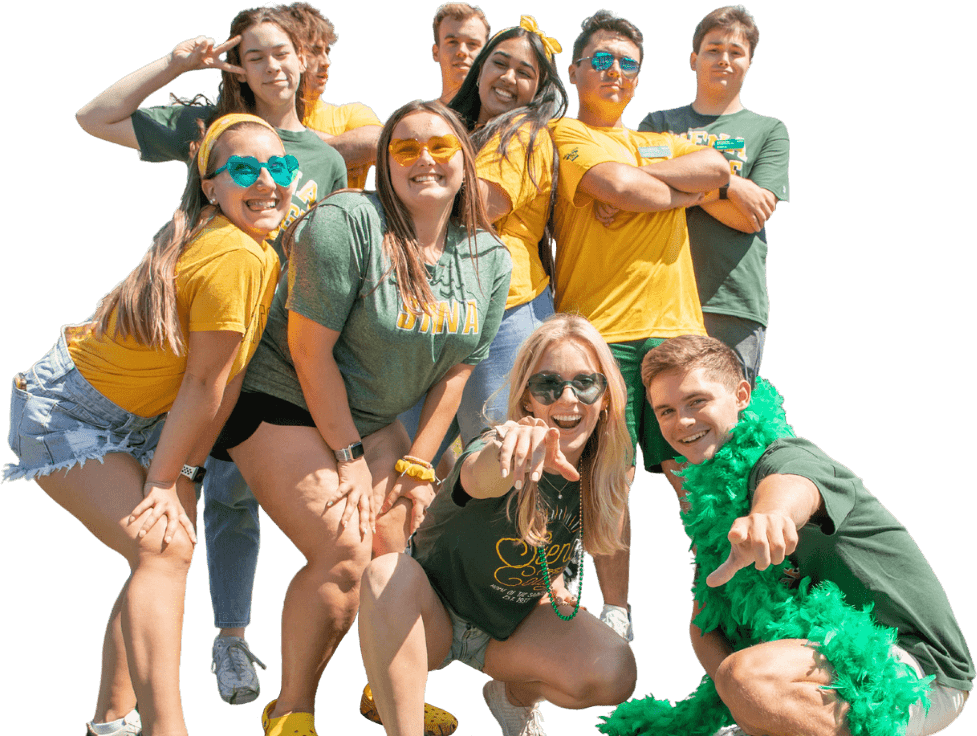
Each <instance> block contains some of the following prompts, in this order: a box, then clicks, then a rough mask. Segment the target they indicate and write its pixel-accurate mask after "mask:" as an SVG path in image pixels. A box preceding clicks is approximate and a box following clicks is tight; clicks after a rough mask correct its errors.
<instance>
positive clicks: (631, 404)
mask: <svg viewBox="0 0 977 736" xmlns="http://www.w3.org/2000/svg"><path fill="white" fill-rule="evenodd" d="M663 342H665V338H661V337H649V338H646V339H644V340H632V341H631V342H614V343H611V344H610V348H611V353H612V354H613V355H614V358H615V359H616V360H617V367H618V368H620V369H621V375H623V376H624V385H625V386H627V387H628V405H627V407H626V408H625V411H624V418H625V420H626V421H627V423H628V432H629V433H630V434H631V444H632V446H634V447H637V446H638V445H639V444H640V445H641V456H642V457H643V458H644V465H645V470H647V471H649V472H659V473H660V472H661V467H660V466H661V462H662V460H671V459H672V458H676V457H678V456H679V453H677V452H675V450H673V449H672V447H671V445H669V444H668V443H667V442H666V441H665V438H664V437H662V432H661V429H659V428H658V419H656V418H655V413H654V412H653V411H652V410H651V405H650V404H649V403H648V396H647V394H646V392H645V387H644V384H642V383H641V361H642V360H643V359H644V357H645V355H646V354H647V353H648V351H649V350H651V349H652V348H655V347H658V346H659V345H661V344H662V343H663Z"/></svg>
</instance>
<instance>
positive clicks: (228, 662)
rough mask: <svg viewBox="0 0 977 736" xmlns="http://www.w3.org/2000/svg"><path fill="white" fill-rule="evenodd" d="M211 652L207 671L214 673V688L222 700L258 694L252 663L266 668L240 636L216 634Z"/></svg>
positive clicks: (233, 702)
mask: <svg viewBox="0 0 977 736" xmlns="http://www.w3.org/2000/svg"><path fill="white" fill-rule="evenodd" d="M213 656H214V662H213V664H212V665H211V666H210V671H211V672H213V673H214V674H215V675H217V689H218V690H220V694H221V697H222V698H223V699H224V700H225V701H227V702H228V703H230V704H231V705H240V704H242V703H250V702H251V701H252V700H254V699H255V698H257V697H258V693H259V692H261V688H260V687H259V686H258V673H257V672H255V671H254V663H257V664H258V665H259V666H260V667H261V669H267V668H266V667H265V665H264V663H263V662H262V661H261V660H260V659H258V658H257V657H256V656H254V655H253V654H252V653H251V650H250V649H248V643H247V642H246V641H245V640H244V639H242V638H241V637H240V636H218V637H217V638H216V639H214V651H213Z"/></svg>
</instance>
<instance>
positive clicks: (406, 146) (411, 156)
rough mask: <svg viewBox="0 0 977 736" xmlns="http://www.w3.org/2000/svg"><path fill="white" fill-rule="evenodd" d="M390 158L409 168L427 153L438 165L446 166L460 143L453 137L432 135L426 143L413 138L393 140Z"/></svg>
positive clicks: (390, 147) (458, 149) (459, 146)
mask: <svg viewBox="0 0 977 736" xmlns="http://www.w3.org/2000/svg"><path fill="white" fill-rule="evenodd" d="M389 150H390V157H391V158H392V159H393V160H394V161H396V162H397V163H398V164H400V165H401V166H410V165H411V164H413V163H414V162H415V161H417V159H419V158H420V157H421V151H427V152H428V153H429V154H430V155H431V158H433V159H434V160H435V161H437V162H438V163H439V164H446V163H448V161H450V160H451V157H452V156H454V155H455V154H456V153H458V151H460V150H461V143H460V142H459V141H458V138H456V137H455V136H453V135H432V136H431V137H430V138H428V139H427V140H426V141H418V140H415V139H413V138H394V139H393V140H392V141H390V146H389Z"/></svg>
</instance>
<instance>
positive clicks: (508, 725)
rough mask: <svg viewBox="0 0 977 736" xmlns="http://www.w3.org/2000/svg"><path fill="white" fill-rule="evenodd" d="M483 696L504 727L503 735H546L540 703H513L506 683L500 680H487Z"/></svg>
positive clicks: (496, 718)
mask: <svg viewBox="0 0 977 736" xmlns="http://www.w3.org/2000/svg"><path fill="white" fill-rule="evenodd" d="M482 697H484V698H485V703H486V705H488V707H489V710H490V711H492V715H493V716H495V720H497V721H498V722H499V725H500V726H501V727H502V734H503V736H546V733H545V732H544V731H543V714H542V713H540V712H539V703H537V704H536V705H533V706H530V707H525V706H521V705H513V704H512V703H510V702H509V698H508V696H507V695H506V694H505V683H504V682H500V681H499V680H489V681H488V682H486V683H485V687H483V688H482Z"/></svg>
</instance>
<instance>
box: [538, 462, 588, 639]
mask: <svg viewBox="0 0 977 736" xmlns="http://www.w3.org/2000/svg"><path fill="white" fill-rule="evenodd" d="M547 483H549V481H547ZM550 487H551V488H553V490H558V491H560V493H559V495H558V498H563V493H562V491H563V488H566V484H564V486H563V488H560V489H557V488H556V486H554V485H553V484H552V483H550ZM578 495H579V496H580V524H579V526H578V527H577V544H576V545H574V546H575V547H576V548H577V549H579V550H580V554H579V556H578V558H577V570H578V574H579V575H580V582H579V583H578V584H577V605H575V606H574V607H573V613H571V614H570V615H569V616H565V615H563V614H562V613H560V607H559V606H558V605H556V599H555V598H553V581H552V580H551V579H550V568H549V565H547V564H546V553H545V552H544V551H543V548H542V547H537V548H536V558H537V559H538V560H539V566H540V567H541V568H543V575H544V576H545V577H546V592H547V593H548V594H549V597H550V605H551V606H553V610H554V611H555V612H556V615H557V616H559V617H560V618H561V619H562V620H563V621H572V620H573V618H574V616H576V615H577V611H579V610H580V599H581V598H583V544H581V543H580V542H581V540H582V539H583V478H581V482H580V493H579V494H578Z"/></svg>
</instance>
